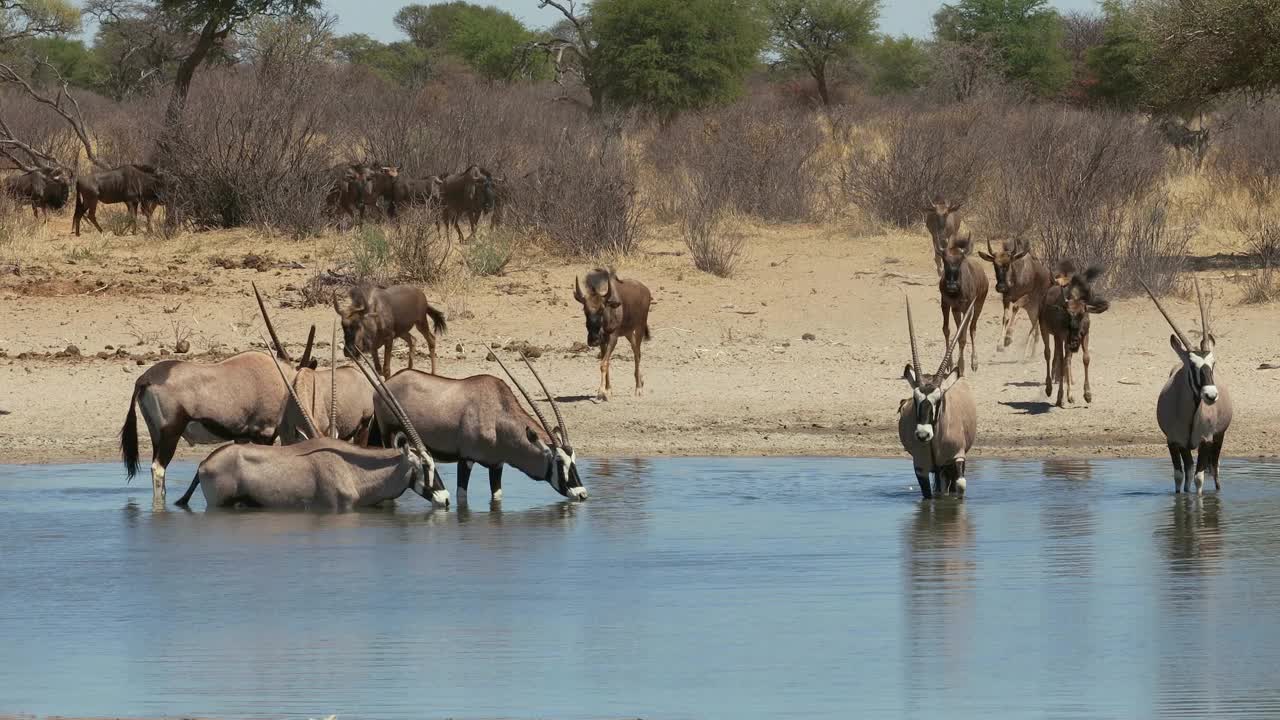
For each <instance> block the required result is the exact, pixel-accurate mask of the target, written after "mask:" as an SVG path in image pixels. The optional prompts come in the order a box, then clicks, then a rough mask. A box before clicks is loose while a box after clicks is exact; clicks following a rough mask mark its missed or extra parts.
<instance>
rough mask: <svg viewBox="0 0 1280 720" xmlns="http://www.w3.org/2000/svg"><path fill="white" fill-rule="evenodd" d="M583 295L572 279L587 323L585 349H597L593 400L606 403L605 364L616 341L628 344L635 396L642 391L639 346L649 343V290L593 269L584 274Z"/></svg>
mask: <svg viewBox="0 0 1280 720" xmlns="http://www.w3.org/2000/svg"><path fill="white" fill-rule="evenodd" d="M586 286H587V291H586V293H583V292H582V288H581V287H580V286H579V285H578V279H577V278H576V277H575V278H574V279H573V298H574V299H575V300H577V301H578V302H579V303H581V304H582V313H583V315H585V316H586V319H587V345H588V346H590V347H598V348H600V389H599V390H598V391H597V396H598V397H599V398H600V399H601V400H608V399H609V390H610V389H611V387H612V383H611V382H610V380H609V360H610V358H612V357H613V348H614V346H616V345H617V344H618V338H623V337H625V338H626V339H627V340H628V341H629V342H630V343H631V352H632V354H633V355H634V356H635V363H636V395H640V394H641V393H642V391H643V390H644V377H643V376H642V375H641V374H640V344H641V343H643V342H644V341H645V340H648V339H649V305H650V303H651V302H652V301H653V298H652V296H651V295H650V294H649V288H647V287H645V286H644V285H643V284H641V283H640V282H638V281H636V280H623V279H622V278H620V277H618V276H617V274H616V273H614V272H613V271H612V270H606V269H604V268H596V269H594V270H592V271H591V272H589V273H587V279H586Z"/></svg>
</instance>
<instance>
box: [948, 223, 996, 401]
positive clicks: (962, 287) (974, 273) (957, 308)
mask: <svg viewBox="0 0 1280 720" xmlns="http://www.w3.org/2000/svg"><path fill="white" fill-rule="evenodd" d="M969 250H970V247H969V241H968V239H967V238H960V239H958V240H956V241H953V242H952V244H951V247H949V248H947V250H946V252H943V253H938V256H939V257H940V258H941V260H942V278H941V279H940V280H938V294H939V295H940V296H941V300H942V335H943V337H945V338H946V339H947V341H948V342H950V340H951V319H952V318H953V317H954V318H955V321H956V328H957V330H956V332H958V333H960V358H959V360H957V361H956V367H957V369H958V370H959V372H960V377H964V346H965V337H964V333H965V330H966V329H967V330H968V331H969V340H971V341H973V348H972V349H971V350H970V351H969V360H970V367H972V368H973V369H974V370H977V369H978V340H977V325H978V318H979V317H981V316H982V305H983V304H984V303H985V302H986V301H987V273H986V271H984V270H983V269H982V263H980V262H978V261H977V260H975V259H973V258H972V257H970V256H969ZM970 305H973V317H972V318H971V319H970V320H969V326H968V328H964V327H962V326H961V325H960V319H961V318H963V317H964V314H965V311H966V310H968V309H969V306H970Z"/></svg>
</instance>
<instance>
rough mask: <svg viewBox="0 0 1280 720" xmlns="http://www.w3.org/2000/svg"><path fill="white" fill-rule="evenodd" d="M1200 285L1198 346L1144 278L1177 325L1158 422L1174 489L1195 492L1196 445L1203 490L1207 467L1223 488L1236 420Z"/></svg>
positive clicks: (1198, 485) (1198, 487)
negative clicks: (1221, 472) (1223, 462)
mask: <svg viewBox="0 0 1280 720" xmlns="http://www.w3.org/2000/svg"><path fill="white" fill-rule="evenodd" d="M1195 286H1196V302H1197V303H1198V304H1199V305H1200V347H1199V349H1195V346H1194V345H1192V344H1191V339H1190V338H1189V337H1187V334H1186V333H1184V332H1182V330H1181V329H1179V328H1178V324H1177V323H1175V322H1174V321H1173V316H1171V315H1170V314H1169V312H1168V311H1167V310H1165V309H1164V305H1162V304H1160V300H1159V298H1157V297H1156V296H1155V293H1153V292H1151V288H1149V287H1147V284H1146V283H1145V282H1144V283H1142V288H1143V289H1144V290H1146V291H1147V294H1148V295H1150V296H1151V300H1152V302H1154V303H1155V304H1156V309H1157V310H1159V311H1160V314H1161V315H1163V316H1164V319H1165V320H1167V321H1168V322H1169V327H1171V328H1173V334H1172V335H1170V336H1169V345H1170V346H1171V347H1172V348H1173V352H1174V354H1175V355H1177V356H1178V359H1179V360H1180V361H1181V362H1180V363H1179V364H1178V365H1175V366H1174V368H1173V370H1172V371H1171V372H1170V373H1169V379H1168V380H1167V381H1166V382H1165V384H1164V388H1163V389H1161V390H1160V397H1159V399H1158V400H1156V422H1157V423H1159V425H1160V431H1161V432H1163V433H1164V437H1165V440H1167V441H1168V446H1169V457H1170V458H1171V459H1172V460H1173V487H1174V492H1182V490H1183V488H1184V487H1185V488H1186V490H1187V492H1191V477H1192V474H1191V452H1192V451H1193V450H1194V451H1196V467H1195V481H1196V493H1197V494H1198V493H1200V492H1203V489H1204V473H1205V470H1208V471H1209V472H1212V473H1213V486H1214V488H1215V489H1217V490H1222V481H1221V480H1220V479H1219V478H1218V462H1219V460H1220V459H1221V456H1222V442H1223V440H1224V438H1225V437H1226V434H1227V428H1228V427H1230V426H1231V396H1230V395H1228V394H1227V388H1226V386H1225V385H1223V384H1222V382H1221V381H1220V380H1219V379H1218V378H1217V377H1215V375H1214V366H1215V365H1216V364H1217V358H1216V357H1215V356H1214V354H1213V350H1214V345H1215V343H1214V338H1213V333H1212V332H1211V331H1210V329H1209V310H1208V308H1206V307H1205V305H1204V297H1203V296H1202V295H1201V294H1200V282H1199V281H1195Z"/></svg>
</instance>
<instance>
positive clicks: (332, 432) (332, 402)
mask: <svg viewBox="0 0 1280 720" xmlns="http://www.w3.org/2000/svg"><path fill="white" fill-rule="evenodd" d="M315 327H316V326H315V325H312V326H311V329H312V331H313V332H314V331H315ZM329 437H331V438H333V439H334V440H337V439H338V321H337V320H334V321H333V331H332V333H331V334H330V336H329Z"/></svg>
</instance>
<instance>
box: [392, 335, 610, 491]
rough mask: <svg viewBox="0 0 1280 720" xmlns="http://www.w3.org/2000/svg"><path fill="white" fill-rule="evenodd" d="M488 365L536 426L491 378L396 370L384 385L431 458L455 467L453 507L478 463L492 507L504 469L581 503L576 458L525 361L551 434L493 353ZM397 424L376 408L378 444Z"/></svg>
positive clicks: (396, 419)
mask: <svg viewBox="0 0 1280 720" xmlns="http://www.w3.org/2000/svg"><path fill="white" fill-rule="evenodd" d="M521 357H522V358H523V357H524V356H523V355H522V356H521ZM494 358H495V359H497V360H498V364H499V366H501V367H502V369H503V371H504V372H506V374H507V376H508V377H510V378H511V382H512V383H514V384H515V386H516V388H517V389H518V390H519V391H520V394H521V395H523V396H524V398H525V400H527V401H528V402H529V407H530V408H531V409H532V410H533V414H534V415H536V416H537V420H534V418H533V417H530V416H529V413H527V412H525V410H524V408H522V407H521V406H520V401H519V400H517V399H516V396H515V395H514V394H513V393H512V392H511V388H510V387H509V386H508V385H507V384H506V383H505V382H503V381H502V380H501V379H499V378H496V377H494V376H492V375H473V376H471V377H468V378H460V379H459V378H444V377H439V376H436V375H428V374H427V373H424V372H421V371H417V370H401V371H400V372H398V373H396V374H395V375H393V376H392V377H391V379H390V380H388V381H387V389H388V390H390V392H391V394H392V395H394V396H395V397H396V398H397V399H398V400H399V401H400V403H401V405H402V406H403V407H404V408H405V409H406V414H407V415H408V417H409V419H410V420H412V421H413V425H414V427H416V428H417V429H418V430H419V431H420V432H421V434H422V437H423V438H424V439H425V442H426V445H427V447H428V448H429V449H430V450H431V452H432V453H434V454H435V457H436V458H437V459H439V460H440V461H441V462H456V463H458V501H459V502H463V501H464V500H465V499H466V497H467V486H468V484H469V483H470V480H471V469H472V467H473V466H474V465H475V464H477V463H478V464H480V465H481V466H483V467H485V468H488V470H489V492H490V497H491V498H492V499H493V500H495V501H497V500H501V499H502V466H503V465H510V466H512V467H514V468H516V469H517V470H519V471H520V472H523V473H524V474H525V475H528V476H529V477H531V478H533V479H534V480H538V481H541V482H545V483H548V484H550V485H551V487H552V488H554V489H555V491H556V492H558V493H560V494H561V495H563V496H565V497H567V498H570V499H572V500H586V499H587V490H586V488H584V487H583V486H582V479H581V478H580V477H579V475H578V461H577V455H576V454H575V452H574V449H573V446H572V445H570V444H569V431H568V428H567V427H566V426H565V423H564V418H563V416H561V414H560V405H559V404H558V403H556V401H555V399H554V398H553V397H552V396H551V393H550V392H548V391H547V389H546V385H544V384H543V382H542V378H541V377H539V376H538V372H537V371H536V370H534V368H533V365H532V364H531V363H529V360H528V358H524V361H525V363H526V364H527V365H529V370H530V372H532V373H533V376H534V378H535V379H536V380H537V381H538V384H539V385H540V386H541V387H542V390H543V392H544V393H545V394H546V396H547V400H548V401H549V402H550V403H551V409H552V410H553V411H554V412H555V415H556V422H558V423H559V425H558V426H557V427H555V428H552V427H551V425H550V424H549V423H547V420H546V418H545V417H543V415H542V412H541V411H540V410H538V406H537V405H535V404H534V402H533V398H532V397H530V395H529V393H528V392H526V391H525V389H524V386H522V385H521V384H520V381H519V380H516V378H515V376H514V375H512V374H511V371H510V370H508V369H507V367H506V365H505V364H503V363H502V359H501V358H498V357H497V353H496V352H495V353H494ZM402 422H403V421H402V420H400V419H399V417H398V416H396V415H395V414H394V413H391V412H389V411H388V408H387V407H386V406H385V404H384V403H378V407H377V425H376V427H377V429H378V431H379V432H380V433H381V434H382V441H383V442H384V443H385V442H386V441H387V437H388V433H394V432H397V431H399V430H400V428H401V427H402V425H401V423H402Z"/></svg>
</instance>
